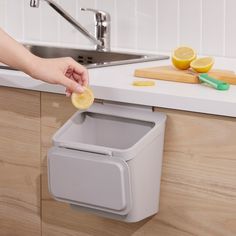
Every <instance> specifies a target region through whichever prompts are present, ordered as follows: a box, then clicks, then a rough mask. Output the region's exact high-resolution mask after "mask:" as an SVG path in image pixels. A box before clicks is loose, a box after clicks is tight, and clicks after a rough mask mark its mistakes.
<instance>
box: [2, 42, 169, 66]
mask: <svg viewBox="0 0 236 236" xmlns="http://www.w3.org/2000/svg"><path fill="white" fill-rule="evenodd" d="M24 46H25V47H26V48H27V49H28V50H29V51H30V52H32V53H33V54H35V55H37V56H39V57H43V58H54V57H68V56H69V57H72V58H74V60H76V61H77V62H79V63H80V64H83V65H84V66H86V67H87V68H97V67H104V66H115V65H122V64H130V63H139V62H146V61H155V60H163V59H168V56H163V55H151V54H149V55H148V54H135V53H123V52H112V51H108V52H102V51H95V50H84V49H71V48H61V47H49V46H38V45H24ZM0 68H4V69H13V68H9V67H7V66H5V65H0ZM13 70H14V69H13Z"/></svg>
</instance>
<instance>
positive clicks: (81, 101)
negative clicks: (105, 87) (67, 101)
mask: <svg viewBox="0 0 236 236" xmlns="http://www.w3.org/2000/svg"><path fill="white" fill-rule="evenodd" d="M71 102H72V104H73V105H74V106H75V107H76V108H77V109H80V110H85V109H88V108H89V107H90V106H91V105H92V104H93V102H94V95H93V91H92V90H91V89H90V88H88V87H86V88H85V90H84V92H83V93H72V95H71Z"/></svg>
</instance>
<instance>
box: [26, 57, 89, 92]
mask: <svg viewBox="0 0 236 236" xmlns="http://www.w3.org/2000/svg"><path fill="white" fill-rule="evenodd" d="M28 74H29V75H30V76H32V77H33V78H35V79H39V80H42V81H44V82H47V83H50V84H61V85H63V86H65V87H66V95H67V96H70V95H71V93H72V92H77V93H82V92H83V91H84V87H86V86H87V85H88V82H89V81H88V80H89V79H88V71H87V69H86V68H85V67H83V66H82V65H80V64H79V63H77V62H76V61H75V60H73V59H72V58H70V57H63V58H53V59H45V58H39V57H35V60H33V61H32V64H31V67H30V72H29V73H28Z"/></svg>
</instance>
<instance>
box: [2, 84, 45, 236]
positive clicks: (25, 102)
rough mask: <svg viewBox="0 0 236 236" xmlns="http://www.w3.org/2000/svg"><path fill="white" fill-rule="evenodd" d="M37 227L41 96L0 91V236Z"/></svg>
mask: <svg viewBox="0 0 236 236" xmlns="http://www.w3.org/2000/svg"><path fill="white" fill-rule="evenodd" d="M40 225H41V223H40V93H38V92H31V91H25V90H20V89H10V88H6V87H5V88H4V87H0V235H14V236H17V235H19V236H27V235H29V236H32V235H34V236H37V235H41V226H40Z"/></svg>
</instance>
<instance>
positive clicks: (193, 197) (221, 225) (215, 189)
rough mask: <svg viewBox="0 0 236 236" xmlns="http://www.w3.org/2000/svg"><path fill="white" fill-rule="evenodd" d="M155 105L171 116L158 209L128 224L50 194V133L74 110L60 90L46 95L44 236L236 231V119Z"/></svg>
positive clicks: (182, 235) (206, 235) (211, 235)
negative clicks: (150, 215)
mask: <svg viewBox="0 0 236 236" xmlns="http://www.w3.org/2000/svg"><path fill="white" fill-rule="evenodd" d="M58 107H65V108H64V109H63V110H62V109H58ZM155 110H156V111H163V112H165V113H166V114H167V115H168V120H167V127H166V136H165V147H164V159H163V172H162V182H161V200H160V211H159V213H158V214H157V215H155V216H153V217H150V218H148V219H145V220H143V221H141V222H138V223H132V224H128V223H123V222H117V221H114V220H110V219H105V218H101V217H99V216H95V215H91V214H87V213H83V212H78V211H75V210H73V209H71V208H70V207H69V206H68V205H67V204H64V203H60V202H57V201H55V200H53V199H52V198H51V196H50V194H49V193H48V185H47V167H46V156H45V153H46V151H47V149H48V148H49V147H50V145H51V141H50V140H51V137H49V136H50V135H51V134H53V133H54V132H56V130H57V129H58V128H59V127H60V126H61V125H62V124H63V122H65V121H66V120H67V119H68V117H69V116H70V115H72V114H73V112H74V109H73V107H72V106H71V104H70V101H68V100H66V99H65V98H64V97H62V96H61V95H52V94H47V93H43V94H42V123H41V125H42V128H41V129H42V137H44V142H43V150H44V152H42V160H43V168H42V173H43V176H42V235H44V236H54V235H55V236H56V235H57V236H67V235H70V236H85V235H86V236H92V235H93V236H94V235H96V236H116V235H117V236H123V235H124V236H131V235H132V236H157V235H161V236H196V235H199V236H201V235H202V236H225V235H227V236H234V235H236V145H235V140H236V119H235V118H224V117H219V116H212V115H205V114H196V113H191V112H181V111H175V110H169V109H158V108H156V109H155Z"/></svg>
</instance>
